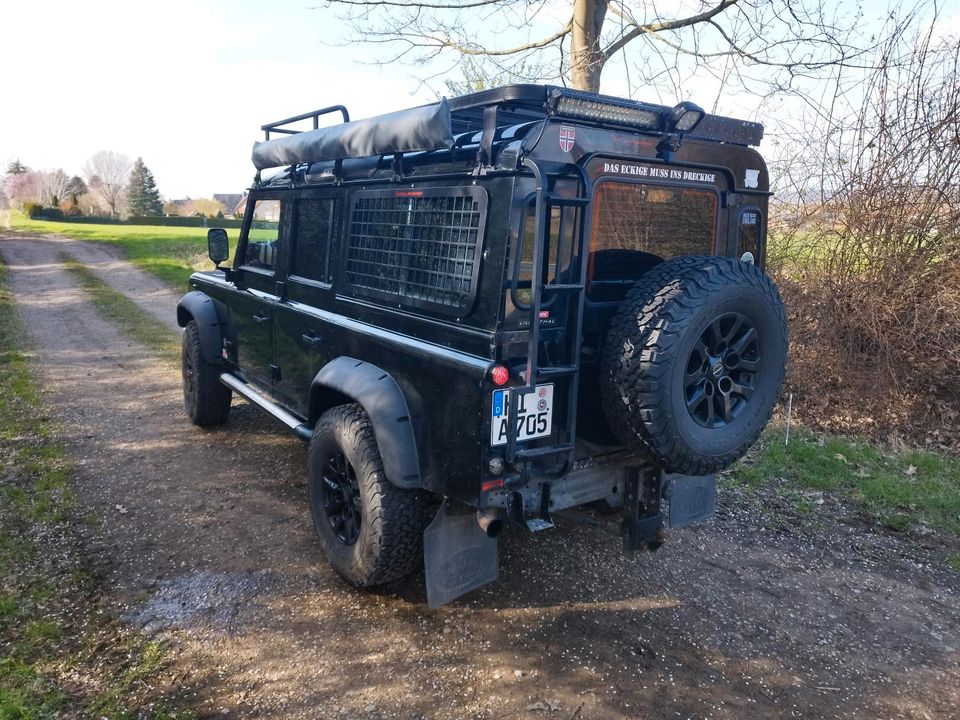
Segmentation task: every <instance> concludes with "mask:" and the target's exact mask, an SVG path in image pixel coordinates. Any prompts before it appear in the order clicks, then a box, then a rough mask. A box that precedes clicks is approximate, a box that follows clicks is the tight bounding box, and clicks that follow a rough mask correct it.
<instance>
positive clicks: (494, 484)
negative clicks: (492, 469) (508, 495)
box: [480, 478, 503, 492]
mask: <svg viewBox="0 0 960 720" xmlns="http://www.w3.org/2000/svg"><path fill="white" fill-rule="evenodd" d="M502 487H503V478H497V479H496V480H487V481H486V482H485V483H482V484H481V485H480V489H481V490H482V491H483V492H490V491H491V490H496V489H497V488H502Z"/></svg>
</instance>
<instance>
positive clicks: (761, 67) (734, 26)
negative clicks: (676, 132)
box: [326, 0, 923, 91]
mask: <svg viewBox="0 0 960 720" xmlns="http://www.w3.org/2000/svg"><path fill="white" fill-rule="evenodd" d="M921 1H923V0H921ZM326 5H327V6H333V7H336V8H338V9H339V10H340V11H341V15H342V17H343V19H344V20H346V21H347V22H348V23H349V24H350V26H351V27H352V28H353V30H354V31H355V32H354V34H355V37H354V38H353V39H355V40H359V41H361V42H367V43H371V44H375V45H382V46H384V47H385V48H389V54H388V55H385V57H384V62H394V61H397V60H408V61H413V62H419V63H425V62H427V61H430V60H433V59H436V58H440V57H442V56H445V55H452V56H454V57H456V58H460V57H463V56H467V57H474V58H483V59H485V60H486V61H487V62H490V63H492V64H493V65H494V66H495V68H496V70H495V72H504V71H506V72H510V73H513V74H516V75H523V74H525V72H531V71H532V73H531V74H532V75H533V76H532V77H530V78H529V79H532V80H540V79H546V80H559V81H562V82H565V83H569V84H570V85H571V86H572V87H574V88H579V89H583V90H592V91H598V90H599V88H600V76H601V73H602V72H603V69H604V68H605V67H606V66H607V65H608V63H609V62H610V61H611V60H613V59H614V58H615V57H618V56H620V55H622V54H623V53H626V52H627V51H628V49H629V50H630V51H633V52H632V55H633V56H634V58H635V60H636V65H635V73H636V76H635V77H634V78H632V80H631V82H632V84H634V85H638V84H640V83H643V84H645V85H651V84H654V85H658V86H659V85H664V84H667V85H673V86H674V87H675V86H676V84H677V82H678V78H679V77H680V75H679V74H678V73H681V72H682V71H683V68H684V67H687V68H693V69H695V70H697V71H706V72H709V73H712V74H714V75H715V76H716V77H717V78H718V79H720V80H721V82H722V83H723V84H729V83H737V84H740V85H742V86H747V87H748V89H750V88H751V87H760V86H761V85H762V86H763V87H764V88H774V89H781V88H790V87H792V86H794V84H795V83H796V82H797V81H798V80H802V79H804V78H808V79H817V78H819V77H821V76H823V74H824V73H827V72H829V71H830V69H831V68H833V67H835V66H838V65H839V66H850V65H857V64H859V63H861V62H862V59H863V57H864V53H865V52H867V51H868V50H870V49H872V48H873V47H874V46H875V43H874V40H873V39H871V38H869V37H860V36H859V35H858V30H859V28H860V27H861V26H862V25H863V24H864V18H863V16H862V12H861V10H860V8H859V7H858V6H852V7H850V8H849V9H848V8H846V7H845V6H843V5H842V3H839V4H838V3H827V2H825V1H824V0H774V1H773V2H771V1H770V0H712V1H711V0H693V2H688V3H681V4H680V5H679V9H678V10H676V11H675V14H666V13H662V12H661V11H660V10H659V9H658V5H657V3H655V2H652V0H642V1H640V0H636V1H635V2H629V0H565V3H564V5H563V7H564V8H567V9H566V10H564V11H562V12H561V13H559V15H558V14H556V12H555V11H556V3H555V2H554V3H550V2H549V1H548V0H414V1H413V2H405V1H404V0H326ZM671 7H672V8H673V7H675V6H671ZM534 30H535V31H537V32H539V34H534V32H533V31H534ZM520 36H523V40H522V41H520V42H511V43H507V44H501V43H502V42H503V41H502V38H504V37H511V38H517V37H520ZM625 60H626V58H625ZM750 69H753V70H755V71H756V72H753V73H750V72H748V70H750Z"/></svg>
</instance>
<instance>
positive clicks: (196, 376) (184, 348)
mask: <svg viewBox="0 0 960 720" xmlns="http://www.w3.org/2000/svg"><path fill="white" fill-rule="evenodd" d="M180 369H181V376H182V378H183V406H184V409H185V410H186V411H187V416H188V417H189V418H190V420H191V421H192V422H193V424H194V425H199V426H200V427H211V426H214V425H222V424H223V423H225V422H226V421H227V416H228V415H229V414H230V401H231V399H232V398H233V392H232V391H231V390H230V388H228V387H227V386H226V385H224V384H223V383H222V382H220V368H219V367H217V366H216V365H213V364H211V363H209V362H207V361H206V360H204V359H203V351H202V350H201V348H200V332H199V331H198V330H197V323H196V322H195V321H194V320H191V321H190V322H188V323H187V327H186V328H184V331H183V340H182V342H181V345H180Z"/></svg>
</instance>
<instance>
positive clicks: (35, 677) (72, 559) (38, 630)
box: [0, 264, 193, 720]
mask: <svg viewBox="0 0 960 720" xmlns="http://www.w3.org/2000/svg"><path fill="white" fill-rule="evenodd" d="M5 281H6V268H5V267H4V266H3V265H2V264H0V718H2V719H3V720H21V719H22V720H33V719H34V718H37V719H39V718H52V717H78V716H80V717H96V718H107V720H123V719H126V718H133V717H143V718H149V719H151V720H169V719H171V718H191V717H193V715H192V713H190V712H189V711H187V710H182V709H178V707H177V704H176V703H175V702H172V701H171V700H170V698H171V697H172V690H173V688H172V687H171V686H170V684H169V680H168V679H166V678H165V676H164V667H165V660H164V658H163V652H162V648H161V647H160V646H159V645H158V644H157V643H153V642H148V641H147V640H146V639H145V638H143V636H141V635H139V634H137V633H134V632H132V631H130V630H128V629H126V628H124V627H122V626H121V625H120V623H119V622H118V621H116V620H113V619H110V618H109V617H108V616H107V615H106V614H104V613H102V612H101V611H100V607H99V593H98V585H97V582H96V580H95V579H94V578H93V576H92V575H91V574H90V572H89V571H88V570H87V569H86V566H85V560H84V557H83V555H82V553H81V545H80V540H79V535H78V534H77V530H76V527H77V518H76V514H77V507H76V501H75V497H74V494H73V493H72V491H71V489H70V482H69V478H70V471H71V467H70V464H69V462H68V460H67V457H66V454H65V451H64V447H63V444H62V442H61V441H60V440H59V439H58V433H57V427H56V423H55V422H54V421H53V420H52V419H51V418H50V416H49V415H48V414H47V413H46V411H45V408H44V405H43V401H42V398H41V395H40V392H39V390H38V388H37V386H36V384H35V383H34V382H33V379H32V377H31V374H30V368H29V366H28V364H27V360H26V358H25V356H24V354H23V348H22V338H23V328H22V327H21V325H20V322H19V319H18V316H17V313H16V308H15V306H14V302H13V298H12V296H11V294H10V293H9V292H8V291H7V289H6V283H5ZM160 688H165V689H163V690H161V689H160Z"/></svg>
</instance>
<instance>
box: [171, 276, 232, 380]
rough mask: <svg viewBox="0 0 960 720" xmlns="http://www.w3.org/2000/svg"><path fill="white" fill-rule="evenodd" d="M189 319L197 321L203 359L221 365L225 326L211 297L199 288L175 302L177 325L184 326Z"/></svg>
mask: <svg viewBox="0 0 960 720" xmlns="http://www.w3.org/2000/svg"><path fill="white" fill-rule="evenodd" d="M191 320H194V321H195V322H196V323H197V332H198V333H199V335H200V351H201V352H202V353H203V359H204V360H205V361H206V362H208V363H211V364H212V365H222V364H223V360H222V358H221V357H220V351H221V349H222V347H223V340H222V338H223V332H224V330H225V327H224V324H223V323H222V322H221V321H220V315H219V313H217V306H216V303H214V301H213V298H211V297H210V296H209V295H207V294H206V293H203V292H200V291H199V290H192V291H190V292H188V293H187V294H186V295H184V296H183V297H182V298H180V302H178V303H177V325H179V326H180V327H186V326H187V323H188V322H190V321H191Z"/></svg>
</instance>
